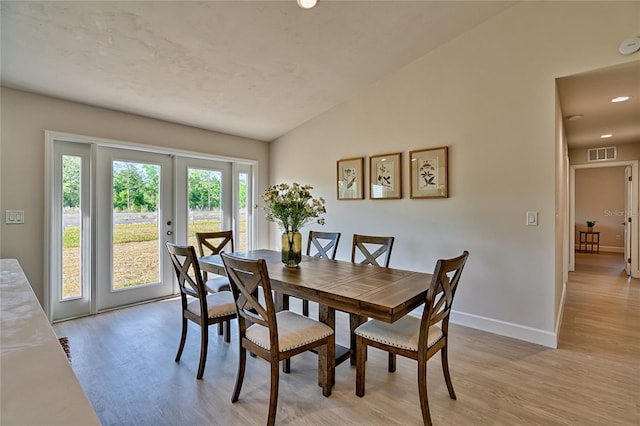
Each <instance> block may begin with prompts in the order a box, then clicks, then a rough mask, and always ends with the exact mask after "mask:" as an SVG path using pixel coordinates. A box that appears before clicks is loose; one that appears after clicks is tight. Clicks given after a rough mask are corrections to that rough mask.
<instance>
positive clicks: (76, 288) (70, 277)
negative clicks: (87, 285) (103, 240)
mask: <svg viewBox="0 0 640 426" xmlns="http://www.w3.org/2000/svg"><path fill="white" fill-rule="evenodd" d="M81 166H82V159H81V158H80V157H76V156H70V155H63V156H62V299H63V300H64V299H71V298H76V297H80V296H82V286H81V285H80V283H81V279H80V277H81V268H80V265H81V258H80V253H81V250H80V223H81V222H80V218H81V216H80V170H81Z"/></svg>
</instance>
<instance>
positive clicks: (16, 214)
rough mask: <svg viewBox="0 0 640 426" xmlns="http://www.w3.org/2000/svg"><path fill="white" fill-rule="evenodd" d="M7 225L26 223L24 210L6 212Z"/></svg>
mask: <svg viewBox="0 0 640 426" xmlns="http://www.w3.org/2000/svg"><path fill="white" fill-rule="evenodd" d="M5 223H24V210H6V211H5Z"/></svg>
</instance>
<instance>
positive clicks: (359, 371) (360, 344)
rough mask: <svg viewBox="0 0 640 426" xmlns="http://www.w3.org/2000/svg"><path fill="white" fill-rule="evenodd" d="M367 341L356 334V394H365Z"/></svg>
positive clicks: (361, 395) (360, 395)
mask: <svg viewBox="0 0 640 426" xmlns="http://www.w3.org/2000/svg"><path fill="white" fill-rule="evenodd" d="M366 354H367V343H366V342H365V340H364V338H363V337H360V336H356V395H358V396H359V397H361V398H362V397H363V396H364V377H365V368H366V367H365V366H366V364H365V362H366Z"/></svg>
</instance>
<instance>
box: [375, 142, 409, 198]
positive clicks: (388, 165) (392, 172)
mask: <svg viewBox="0 0 640 426" xmlns="http://www.w3.org/2000/svg"><path fill="white" fill-rule="evenodd" d="M369 198H371V199H372V200H389V199H396V198H402V154H401V153H399V152H396V153H393V154H385V155H373V156H371V157H369Z"/></svg>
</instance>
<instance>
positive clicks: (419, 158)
mask: <svg viewBox="0 0 640 426" xmlns="http://www.w3.org/2000/svg"><path fill="white" fill-rule="evenodd" d="M448 161H449V160H448V148H447V147H446V146H442V147H439V148H430V149H421V150H416V151H411V152H409V163H411V164H410V169H411V177H410V179H409V181H410V184H411V195H410V197H411V198H447V197H449V184H448V175H449V165H448Z"/></svg>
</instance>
